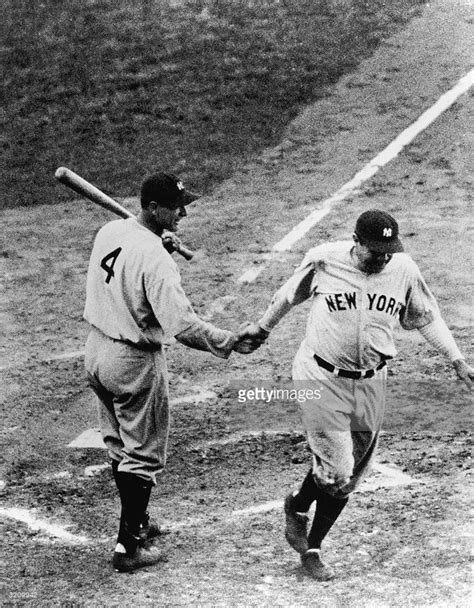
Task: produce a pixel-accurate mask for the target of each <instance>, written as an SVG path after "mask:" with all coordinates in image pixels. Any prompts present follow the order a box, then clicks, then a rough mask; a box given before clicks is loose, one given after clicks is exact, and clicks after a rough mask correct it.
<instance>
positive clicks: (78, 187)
mask: <svg viewBox="0 0 474 608" xmlns="http://www.w3.org/2000/svg"><path fill="white" fill-rule="evenodd" d="M54 177H55V178H56V179H57V180H58V181H59V182H61V183H62V184H64V185H65V186H69V188H71V190H74V192H77V193H78V194H80V195H81V196H85V197H86V198H88V199H89V200H90V201H92V202H93V203H96V204H97V205H100V206H101V207H104V209H108V210H109V211H113V212H114V213H115V214H117V215H119V216H120V217H123V218H125V219H126V218H129V217H135V216H134V215H133V213H131V212H130V211H129V210H128V209H125V207H123V206H122V205H121V204H120V203H117V201H115V200H114V199H113V198H110V196H107V194H105V193H104V192H102V191H101V190H99V188H96V187H95V186H93V185H92V184H91V183H89V182H88V181H87V180H85V179H83V178H82V177H81V176H80V175H78V174H77V173H74V171H71V170H70V169H67V168H66V167H59V168H58V169H56V171H55V173H54ZM176 251H177V252H178V253H179V254H181V255H182V256H183V258H185V259H186V260H191V259H192V258H193V256H194V252H193V251H191V250H190V249H188V248H187V247H184V245H181V246H180V247H178V248H177V249H176Z"/></svg>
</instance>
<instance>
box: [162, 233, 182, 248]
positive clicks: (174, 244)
mask: <svg viewBox="0 0 474 608" xmlns="http://www.w3.org/2000/svg"><path fill="white" fill-rule="evenodd" d="M161 240H162V242H163V247H164V248H165V249H166V251H167V252H168V253H173V252H174V251H177V250H178V249H179V248H180V247H181V246H182V243H181V240H180V239H179V238H178V237H177V236H176V235H175V234H174V233H173V232H163V234H162V236H161Z"/></svg>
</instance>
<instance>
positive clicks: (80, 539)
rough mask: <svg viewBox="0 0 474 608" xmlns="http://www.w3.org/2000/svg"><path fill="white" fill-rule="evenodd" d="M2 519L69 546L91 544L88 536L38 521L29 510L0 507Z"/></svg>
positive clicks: (57, 525)
mask: <svg viewBox="0 0 474 608" xmlns="http://www.w3.org/2000/svg"><path fill="white" fill-rule="evenodd" d="M0 517H3V518H7V519H13V520H15V521H19V522H21V523H24V524H26V525H27V526H28V528H30V529H31V530H35V531H38V532H44V533H45V534H47V535H48V536H52V537H54V538H57V539H58V540H60V541H63V542H65V543H68V544H72V545H80V544H87V543H89V542H91V540H90V539H89V538H87V537H86V536H82V535H78V534H72V533H71V532H68V531H67V530H66V529H65V527H64V526H61V525H59V524H53V523H49V522H46V521H44V520H42V519H38V518H37V517H35V515H34V513H33V512H32V511H30V510H28V509H20V508H17V507H10V508H9V509H6V508H3V507H0Z"/></svg>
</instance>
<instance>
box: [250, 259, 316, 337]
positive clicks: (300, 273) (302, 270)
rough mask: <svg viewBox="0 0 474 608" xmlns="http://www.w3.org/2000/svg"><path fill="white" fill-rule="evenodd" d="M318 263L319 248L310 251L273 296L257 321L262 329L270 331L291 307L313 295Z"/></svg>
mask: <svg viewBox="0 0 474 608" xmlns="http://www.w3.org/2000/svg"><path fill="white" fill-rule="evenodd" d="M320 263H321V259H320V256H319V248H315V249H311V250H310V251H309V252H308V253H307V254H306V256H305V257H304V259H303V261H302V262H301V264H300V265H299V266H298V268H297V269H296V270H295V272H294V273H293V275H292V276H291V277H290V278H289V279H288V281H286V283H284V285H282V287H280V289H279V290H278V291H277V292H276V293H275V295H274V296H273V298H272V301H271V303H270V305H269V307H268V308H267V310H266V311H265V313H264V315H263V316H262V317H261V319H260V320H259V321H258V324H259V326H260V327H261V328H262V329H264V330H266V331H271V330H272V329H273V328H274V327H275V326H276V325H277V324H278V323H279V322H280V320H281V319H282V318H283V317H284V316H285V315H286V313H287V312H289V311H290V310H291V308H292V307H293V306H297V305H298V304H301V303H302V302H304V301H305V300H307V299H308V298H310V297H311V296H312V295H313V293H314V290H315V289H316V287H317V280H316V277H317V272H316V269H317V268H318V265H319V264H320Z"/></svg>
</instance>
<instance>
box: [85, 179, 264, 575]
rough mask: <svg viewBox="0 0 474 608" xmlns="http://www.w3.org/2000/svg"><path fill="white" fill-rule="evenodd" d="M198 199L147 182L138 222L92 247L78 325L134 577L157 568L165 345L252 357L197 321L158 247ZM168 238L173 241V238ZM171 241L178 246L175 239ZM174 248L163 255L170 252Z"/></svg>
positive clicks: (123, 560)
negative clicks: (154, 509)
mask: <svg viewBox="0 0 474 608" xmlns="http://www.w3.org/2000/svg"><path fill="white" fill-rule="evenodd" d="M196 198H197V197H196V196H195V195H192V194H191V193H189V192H187V191H186V190H185V189H184V186H183V184H182V183H181V181H180V180H179V179H178V178H177V177H176V176H174V175H171V174H165V173H158V174H155V175H152V176H150V177H149V178H148V179H146V180H145V182H144V183H143V185H142V189H141V207H142V208H141V212H140V214H139V215H138V217H137V218H136V219H135V218H130V219H126V220H116V221H112V222H110V223H108V224H107V225H105V226H104V227H103V228H101V229H100V230H99V232H98V234H97V236H96V238H95V242H94V246H93V249H92V253H91V257H90V262H89V269H88V275H87V291H86V304H85V311H84V318H85V319H86V321H88V323H89V324H90V326H91V330H90V333H89V336H88V339H87V344H86V355H85V366H86V370H87V375H88V379H89V383H90V385H91V387H92V389H93V390H94V391H95V393H96V394H97V396H98V397H99V405H100V409H99V413H100V422H101V432H102V436H103V439H104V442H105V444H106V446H107V448H108V451H109V455H110V457H111V459H112V471H113V475H114V479H115V482H116V485H117V489H118V491H119V494H120V501H121V518H120V528H119V532H118V538H117V545H116V548H115V552H114V557H113V565H114V567H115V569H116V570H118V571H132V570H135V569H136V568H139V567H142V566H148V565H151V564H154V563H156V562H157V561H159V560H160V559H161V558H162V552H161V551H160V550H159V548H158V547H157V546H156V543H155V541H156V537H157V536H158V535H159V533H160V530H159V527H158V526H157V524H156V522H154V521H150V519H149V517H148V513H147V506H148V502H149V498H150V492H151V488H152V486H153V485H155V484H156V476H157V474H158V473H160V472H161V471H162V470H163V467H164V466H165V461H166V449H167V440H168V428H169V410H168V376H167V367H166V358H165V352H164V345H165V344H166V343H167V342H169V341H170V339H173V338H176V339H177V340H178V341H179V342H181V343H182V344H184V345H186V346H189V347H191V348H195V349H199V350H205V351H209V352H211V353H212V354H213V355H215V356H217V357H221V358H227V357H229V355H230V353H231V351H232V350H236V351H238V352H241V353H248V352H251V351H252V350H253V349H254V347H257V346H258V342H255V343H254V344H253V345H250V344H248V343H245V342H243V343H241V342H240V341H239V336H237V335H234V333H232V332H230V331H226V330H222V329H219V328H217V327H215V326H213V325H211V324H210V323H206V322H204V321H203V320H201V319H200V318H199V317H198V316H197V315H196V313H195V312H194V310H193V308H192V306H191V304H190V302H189V300H188V299H187V297H186V295H185V293H184V291H183V288H182V286H181V280H180V275H179V271H178V267H177V265H176V263H175V262H174V260H173V259H172V257H171V255H170V253H169V252H168V251H167V249H165V244H164V241H163V240H162V238H161V237H162V234H163V231H164V230H166V231H170V232H175V231H176V230H177V227H178V223H179V221H180V220H181V219H182V218H183V217H185V216H186V205H188V204H189V203H191V202H192V201H193V200H195V199H196ZM172 236H173V237H174V235H172ZM175 238H176V237H175ZM175 244H176V241H175V242H174V243H173V241H170V242H168V244H166V246H167V247H168V248H171V249H172V248H173V247H174V246H175Z"/></svg>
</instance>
